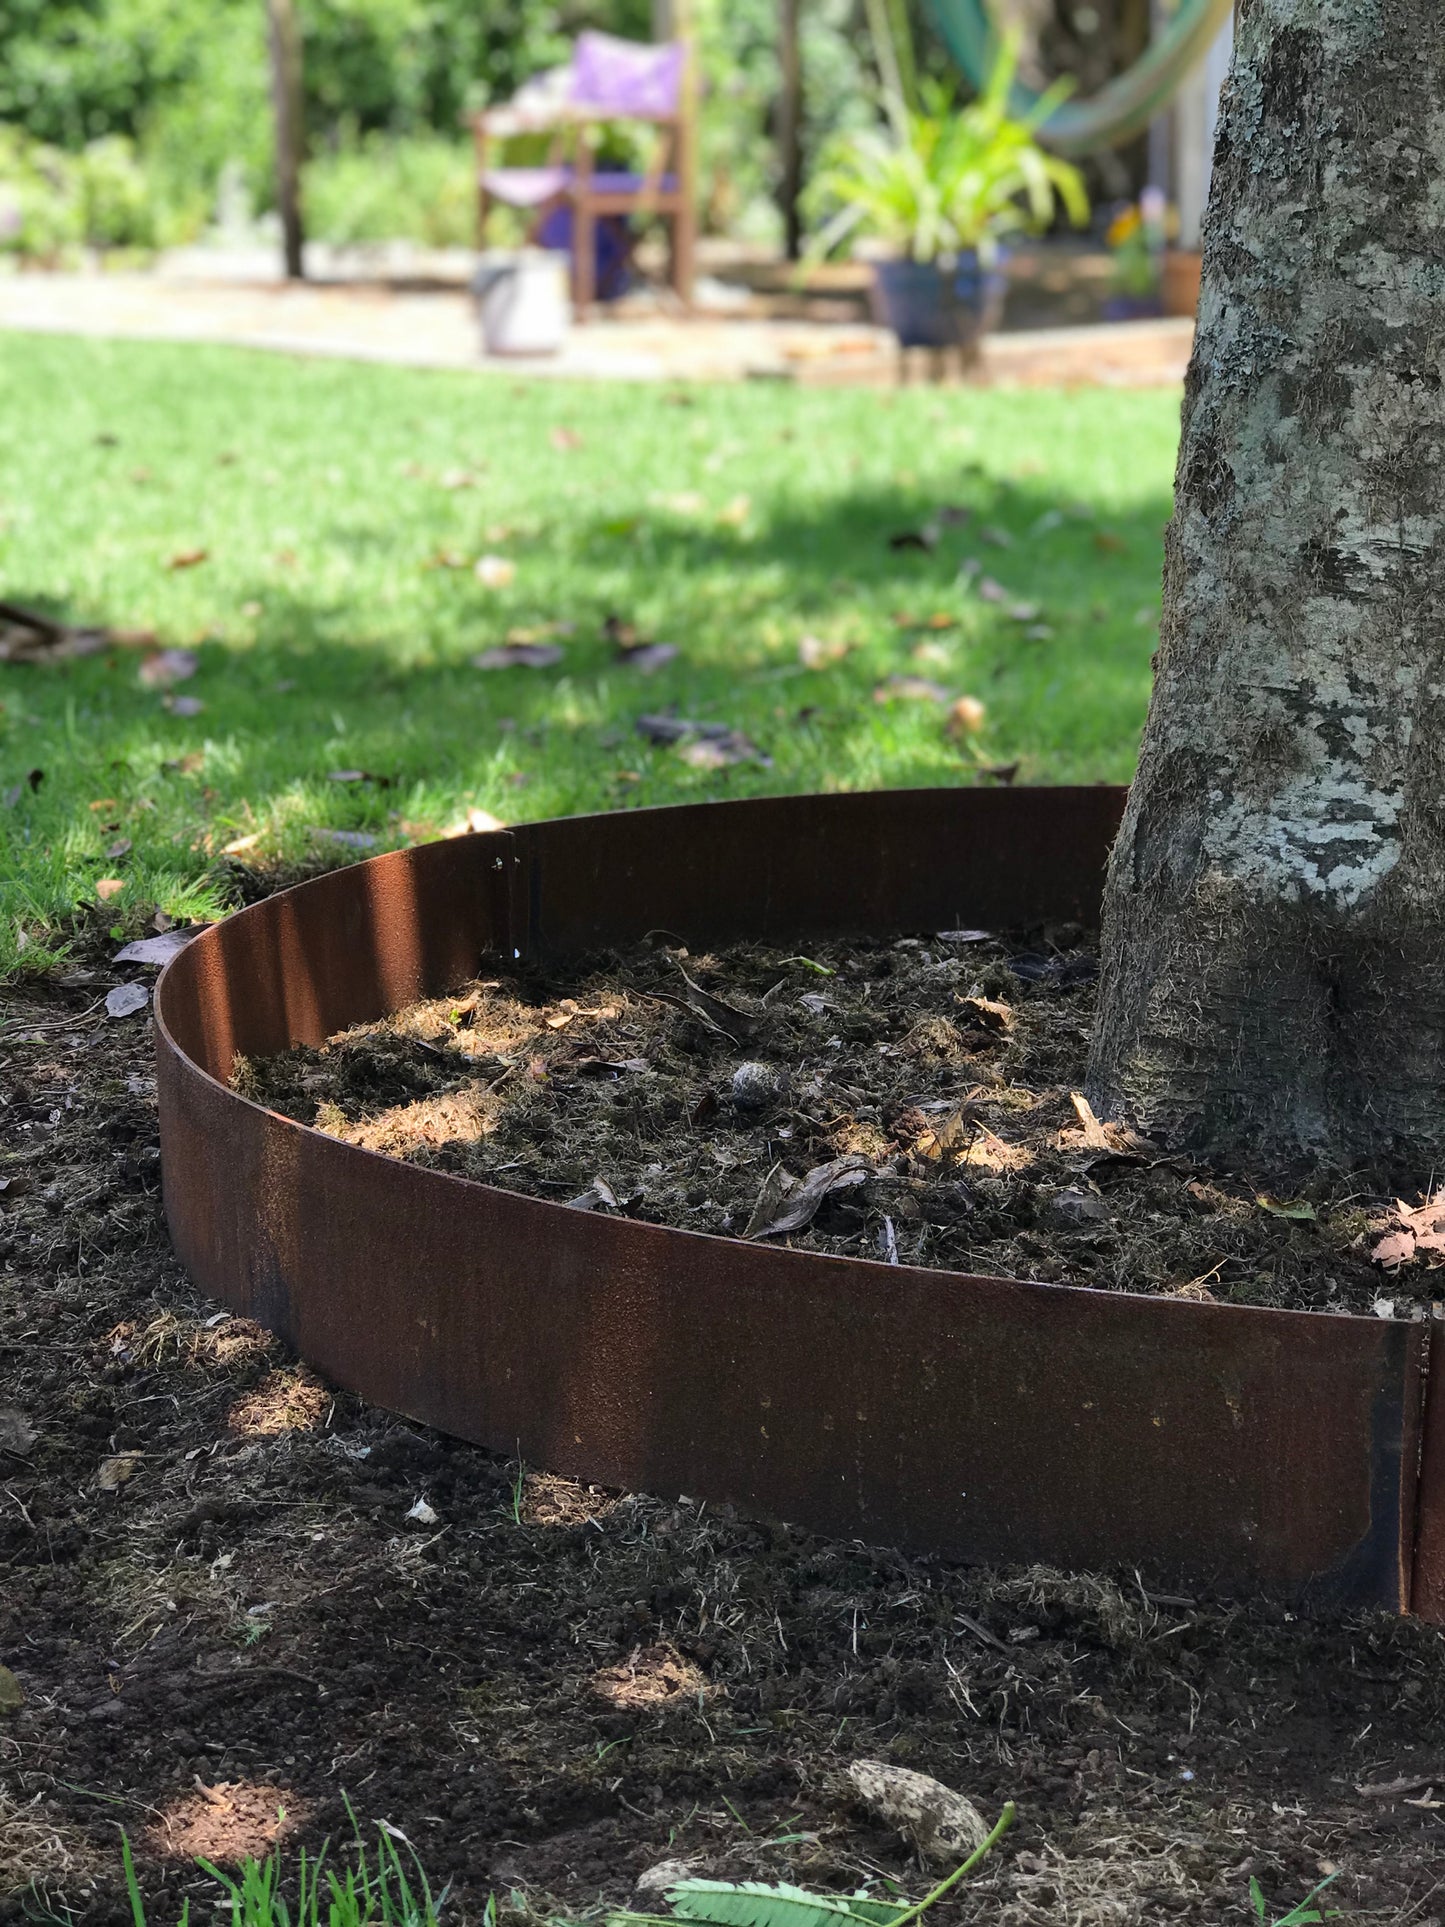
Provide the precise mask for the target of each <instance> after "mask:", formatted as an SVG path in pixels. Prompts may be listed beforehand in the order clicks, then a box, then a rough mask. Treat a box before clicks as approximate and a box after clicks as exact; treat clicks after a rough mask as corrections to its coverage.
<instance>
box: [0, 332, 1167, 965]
mask: <svg viewBox="0 0 1445 1927" xmlns="http://www.w3.org/2000/svg"><path fill="white" fill-rule="evenodd" d="M1177 417H1178V397H1177V394H1176V393H1175V392H1173V391H1145V392H1134V393H1129V392H1117V391H1108V390H1079V391H1076V392H1070V393H1062V392H1058V391H1039V390H1033V391H1022V392H1015V393H1009V392H1004V391H987V390H981V391H972V390H957V389H953V390H936V389H935V390H929V389H905V390H901V391H898V392H890V393H878V392H872V391H856V392H848V391H844V392H838V391H831V392H830V391H816V390H795V389H792V388H789V387H785V386H779V385H773V384H752V385H746V386H736V387H715V388H699V389H693V390H689V391H688V392H686V393H685V394H684V393H680V392H676V391H669V390H664V389H662V388H655V389H654V388H644V387H638V386H630V385H624V384H616V385H613V386H605V387H604V386H582V385H573V384H568V385H563V384H560V383H555V384H554V383H552V382H548V381H542V380H537V379H531V380H529V379H527V377H526V376H525V374H523V373H519V374H518V375H517V377H516V378H515V379H509V378H506V377H493V378H484V379H483V378H476V377H470V376H465V375H450V374H428V373H423V372H414V371H409V370H394V369H381V368H372V367H365V366H356V365H352V364H348V363H344V362H327V361H306V360H290V359H286V358H283V357H280V356H272V355H261V354H249V353H242V352H235V351H231V350H227V349H209V348H188V347H172V346H166V345H151V344H144V345H141V344H120V343H114V344H112V343H95V342H84V341H66V340H58V339H41V338H30V337H22V336H15V335H11V336H6V337H4V338H3V339H0V594H3V595H4V596H5V597H8V598H10V599H12V600H15V601H19V602H22V603H26V604H29V605H31V606H34V607H38V608H40V609H42V610H45V611H47V612H49V613H51V614H52V615H63V616H64V617H66V618H67V619H68V620H71V621H75V622H84V623H96V624H104V625H107V626H110V627H113V628H117V629H122V630H149V631H152V632H154V635H155V637H156V639H157V644H158V646H160V647H165V648H179V649H186V650H192V651H194V652H195V655H196V657H197V667H196V672H195V674H194V675H193V676H191V677H190V678H189V679H188V680H186V681H183V682H178V683H176V684H174V685H173V686H172V687H171V688H170V689H169V690H167V689H166V688H163V687H160V686H156V685H155V684H154V683H150V684H148V683H147V681H146V680H145V679H144V677H143V673H142V672H143V669H144V665H145V662H146V656H147V651H146V649H145V648H144V647H138V646H130V647H121V648H115V649H111V650H108V651H107V652H106V653H104V654H102V655H98V656H94V657H89V658H86V659H84V660H77V661H70V662H59V663H50V664H41V665H29V664H15V663H12V664H0V704H3V709H0V892H3V901H0V910H3V915H0V971H3V970H5V969H7V968H11V967H13V965H14V962H15V955H16V942H17V932H18V931H20V930H23V931H24V933H25V940H26V941H25V947H24V952H23V954H24V956H25V957H26V958H29V959H36V958H39V957H42V956H44V955H45V954H46V953H48V952H49V951H50V950H52V949H53V948H54V947H55V946H56V945H57V944H59V943H60V942H62V941H63V939H64V935H65V932H66V930H67V928H69V927H71V926H72V924H73V920H74V918H75V916H76V914H77V906H79V907H80V909H81V910H82V911H87V910H88V911H89V913H90V915H91V916H92V917H94V916H95V915H96V914H101V915H102V916H103V918H104V920H105V921H106V922H108V923H113V924H115V925H117V926H118V927H124V928H125V929H127V930H128V931H129V930H132V929H135V928H137V927H138V926H139V923H140V921H141V919H142V918H143V917H144V916H149V915H150V914H151V913H152V911H153V910H154V909H155V908H156V907H160V908H163V909H165V910H166V911H168V912H169V913H171V914H172V915H176V916H181V915H185V914H192V915H194V914H198V913H215V912H217V911H218V910H220V909H221V908H223V907H224V906H225V905H226V904H227V903H228V902H232V901H234V900H235V887H236V877H235V864H236V863H237V862H238V861H240V862H244V863H246V864H249V865H254V866H258V867H263V868H271V869H273V870H274V869H277V868H280V869H283V870H291V869H300V868H303V867H313V868H314V867H317V866H318V865H320V864H322V863H323V862H326V863H334V862H337V861H342V860H346V859H349V858H350V856H351V855H352V854H353V846H352V845H350V844H346V843H336V842H333V841H332V840H330V839H329V838H328V837H326V836H324V835H318V832H325V831H333V832H334V831H344V832H348V833H352V834H353V835H354V834H355V833H361V835H362V836H364V837H372V838H375V843H374V845H372V844H367V845H365V846H364V847H365V848H368V849H369V848H373V847H374V848H377V849H380V848H386V847H390V846H392V845H394V844H396V843H400V842H404V841H406V840H408V839H410V838H414V837H418V836H423V835H426V834H429V833H436V832H437V831H440V830H442V829H443V828H445V827H447V826H449V825H451V824H453V823H455V822H456V821H457V820H458V819H459V818H462V817H464V816H465V814H466V812H467V810H468V809H469V808H477V809H483V810H486V811H489V812H491V813H492V814H494V815H495V816H497V817H500V818H502V819H504V820H506V821H508V822H515V821H520V820H523V819H525V818H528V817H537V816H549V815H555V814H559V813H563V812H568V811H575V810H599V809H619V808H635V807H638V806H640V805H644V804H651V803H666V802H680V801H686V800H691V799H696V798H704V797H720V796H747V795H756V794H759V793H761V792H764V791H777V790H808V789H822V790H840V789H858V788H865V787H871V786H879V785H907V784H945V783H968V782H978V781H989V780H993V779H991V778H989V777H988V776H986V775H985V774H983V768H982V766H984V765H1000V764H1005V765H1006V764H1011V763H1014V762H1017V763H1018V765H1019V771H1018V780H1019V781H1021V782H1039V783H1043V782H1078V781H1095V780H1115V781H1117V780H1121V779H1126V778H1127V777H1128V776H1129V774H1130V771H1131V769H1132V766H1133V759H1134V752H1135V746H1136V742H1137V739H1138V734H1139V729H1140V726H1141V723H1142V721H1143V716H1144V708H1145V703H1146V699H1147V694H1148V684H1149V658H1150V653H1151V651H1152V649H1153V647H1154V641H1155V626H1156V619H1157V609H1158V578H1159V563H1160V548H1161V531H1162V527H1163V523H1164V521H1165V518H1166V516H1167V515H1168V512H1169V492H1170V480H1171V471H1172V464H1173V456H1174V449H1175V441H1176V433H1177ZM945 506H949V507H954V508H957V509H960V510H966V511H968V514H967V515H966V516H959V517H956V518H950V519H948V520H946V522H945V523H944V525H943V526H942V528H941V532H940V533H939V536H938V540H937V542H936V545H935V546H933V547H932V548H931V549H919V548H903V549H897V548H893V547H890V545H889V537H890V535H894V534H897V533H900V532H902V531H907V530H918V529H920V528H922V527H923V525H924V524H926V523H928V522H930V521H931V520H934V519H935V518H936V517H937V514H938V511H939V510H940V509H941V508H943V507H945ZM196 551H204V552H205V559H204V560H201V561H197V562H195V563H194V564H193V565H192V566H187V567H174V566H168V564H171V563H172V562H174V560H175V559H176V558H178V557H183V556H184V555H186V554H187V553H188V552H192V553H193V552H196ZM484 555H486V556H493V557H500V558H503V559H504V560H505V561H507V562H509V563H511V564H512V565H513V567H514V571H515V573H514V575H513V576H512V579H511V580H510V581H509V582H507V583H505V584H503V585H501V586H487V584H486V583H485V582H483V581H481V580H479V579H478V576H477V574H476V572H475V569H474V567H473V565H474V564H475V562H476V561H477V559H478V558H479V557H481V556H484ZM502 573H506V571H502ZM994 584H997V585H1000V586H1001V588H1002V589H1003V590H1004V591H1006V592H1007V596H1008V598H1009V599H1010V600H1011V601H1014V602H1018V601H1023V602H1027V603H1036V604H1038V605H1039V613H1038V615H1037V616H1036V617H1034V618H1033V619H1031V620H1021V619H1018V617H1017V616H1015V615H1014V614H1011V613H1010V612H1009V610H1008V608H1007V606H1006V605H1005V604H1003V603H1000V602H999V601H998V600H996V599H994V600H991V599H989V598H990V596H991V595H992V594H993V593H994V591H993V585H994ZM981 589H982V591H983V592H982V593H980V590H981ZM609 615H610V616H615V617H617V618H618V619H619V620H620V621H622V622H625V623H628V624H631V625H632V626H633V627H634V629H635V630H636V632H637V634H638V635H639V636H641V637H644V638H647V639H650V640H655V641H659V642H668V643H673V644H675V645H676V646H677V649H678V651H679V653H678V655H677V657H676V658H675V659H674V660H673V661H671V662H670V663H668V664H667V665H666V666H665V667H663V668H661V669H660V670H658V671H657V672H656V673H655V674H653V675H651V676H643V675H641V674H640V673H639V671H638V670H637V668H636V667H635V666H633V665H630V664H626V663H624V662H620V661H619V660H618V652H617V649H616V647H615V644H614V642H613V641H612V640H609V638H608V636H607V635H606V634H605V633H604V623H605V621H606V618H607V617H608V616H609ZM900 616H903V617H908V618H913V619H916V620H918V621H919V622H921V621H923V620H924V619H926V618H929V617H938V618H940V620H943V619H947V620H948V621H950V622H951V623H952V625H953V626H951V627H942V626H939V627H938V628H936V629H934V630H928V629H922V628H909V627H903V626H901V625H900V623H899V620H898V618H899V617H900ZM555 624H561V625H566V628H565V632H564V633H562V634H560V635H553V634H550V633H548V634H547V635H545V636H544V638H543V639H545V640H555V641H557V642H560V643H561V645H562V647H563V649H564V651H565V656H564V660H563V661H562V662H561V663H560V664H558V665H556V666H554V667H550V668H544V669H526V668H516V667H508V668H505V669H501V670H483V669H478V668H476V667H474V666H473V665H472V660H471V659H472V657H473V656H475V655H476V654H477V653H478V652H479V651H482V650H484V649H487V648H490V647H493V646H495V645H498V644H501V643H503V642H504V641H505V640H506V638H507V637H508V635H509V634H512V633H515V632H518V631H523V632H536V631H547V630H548V627H549V625H555ZM1045 631H1046V632H1047V633H1044V632H1045ZM1031 632H1032V633H1031ZM805 636H811V637H814V638H817V639H818V641H819V642H820V643H822V644H824V645H829V644H833V645H840V646H844V647H843V649H842V652H841V653H840V654H839V655H838V657H837V659H836V660H832V661H829V662H828V663H826V665H825V666H823V667H818V668H810V667H807V666H806V665H805V664H804V662H803V661H801V660H800V657H799V643H800V640H801V639H802V638H803V637H805ZM824 653H826V651H825V652H824ZM889 677H912V678H915V679H917V678H922V679H926V680H927V681H930V682H933V683H936V684H939V685H942V686H943V687H944V688H945V689H946V690H947V691H948V692H950V693H951V694H954V695H965V694H967V695H971V696H974V697H977V698H978V699H979V700H980V701H981V702H982V703H983V705H984V706H985V712H986V714H985V721H984V726H983V729H982V731H981V733H979V734H978V735H976V736H972V737H965V738H963V739H958V738H955V737H951V736H950V735H949V733H948V731H947V729H946V727H945V724H946V720H947V716H948V711H947V709H946V707H945V706H944V705H942V704H941V703H939V702H937V701H933V700H929V699H928V698H927V697H921V696H919V695H916V694H913V695H908V694H904V695H899V696H897V697H896V698H895V699H893V700H888V701H880V700H878V692H880V691H881V690H882V691H886V690H888V689H889V687H890V685H888V683H887V679H888V678H889ZM178 698H180V699H183V700H182V701H181V702H180V703H179V705H177V699H178ZM192 699H193V700H192ZM195 703H198V704H199V705H201V706H200V708H199V709H198V710H196V711H195V713H185V712H186V711H187V710H188V709H192V708H193V707H194V704H195ZM668 709H675V710H676V711H677V712H678V713H679V714H681V715H682V716H685V717H688V718H693V719H698V720H704V721H711V722H718V723H726V724H729V725H732V726H734V727H735V728H737V729H738V730H740V731H742V732H745V734H746V735H747V737H748V738H749V739H750V740H751V741H752V743H754V744H755V745H757V746H758V747H759V748H760V749H761V750H762V751H763V752H764V753H765V754H766V756H767V757H768V758H770V759H771V761H770V764H769V765H767V766H765V765H764V764H763V763H761V762H751V761H750V762H743V763H739V764H736V765H734V766H732V767H728V768H724V769H707V768H699V767H696V766H694V765H693V764H692V763H689V762H688V761H687V760H685V758H684V756H683V755H682V754H680V753H679V751H678V749H676V748H675V747H667V746H654V745H652V744H649V743H648V742H647V741H645V740H644V739H643V737H642V736H641V735H639V734H638V732H637V728H636V721H637V717H638V716H639V715H640V714H642V713H645V712H656V711H665V710H668ZM33 771H41V772H43V776H42V777H41V778H39V779H38V780H37V779H35V778H33V777H32V776H31V772H33ZM344 771H362V772H366V773H367V774H366V779H365V780H361V781H355V780H353V781H345V782H338V781H335V780H333V772H344ZM17 792H18V793H17ZM238 841H246V848H245V849H244V851H242V852H240V853H239V854H238V855H235V854H233V855H232V856H230V857H228V856H226V855H225V854H224V852H225V849H226V846H227V845H228V844H234V843H236V842H238ZM126 844H128V847H125V848H122V847H121V846H122V845H126ZM101 879H120V880H122V881H123V884H124V888H123V890H121V891H120V892H119V893H118V894H112V895H110V896H109V897H108V899H107V901H106V903H105V906H104V911H103V912H100V913H98V912H97V911H96V908H95V906H96V904H97V889H96V885H97V883H98V882H99V881H100V880H101Z"/></svg>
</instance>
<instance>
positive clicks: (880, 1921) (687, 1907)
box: [667, 1880, 909, 1927]
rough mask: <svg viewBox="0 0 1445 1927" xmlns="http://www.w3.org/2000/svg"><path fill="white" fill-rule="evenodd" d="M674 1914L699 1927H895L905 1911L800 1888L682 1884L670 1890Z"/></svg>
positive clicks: (746, 1882) (729, 1883)
mask: <svg viewBox="0 0 1445 1927" xmlns="http://www.w3.org/2000/svg"><path fill="white" fill-rule="evenodd" d="M667 1897H668V1899H669V1900H670V1901H671V1902H672V1909H673V1912H674V1914H676V1915H677V1917H678V1918H679V1919H680V1920H691V1921H697V1922H700V1923H702V1927H849V1924H850V1923H852V1922H859V1923H866V1927H893V1922H894V1921H896V1920H901V1919H902V1917H903V1915H904V1914H905V1913H907V1912H908V1911H909V1910H908V1908H907V1906H906V1905H905V1906H897V1907H892V1906H889V1905H887V1904H886V1903H883V1902H879V1901H866V1900H861V1901H853V1900H848V1899H845V1898H844V1897H843V1896H842V1895H839V1894H814V1893H807V1892H805V1891H804V1889H803V1888H801V1887H769V1886H767V1885H765V1883H764V1882H762V1881H761V1880H741V1881H728V1880H684V1881H680V1882H679V1883H678V1885H677V1886H676V1887H671V1888H669V1889H668V1894H667Z"/></svg>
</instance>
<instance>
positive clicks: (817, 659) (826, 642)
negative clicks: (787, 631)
mask: <svg viewBox="0 0 1445 1927" xmlns="http://www.w3.org/2000/svg"><path fill="white" fill-rule="evenodd" d="M847 653H848V645H847V643H846V642H839V641H837V640H835V639H833V638H830V637H825V636H799V638H798V661H799V662H800V663H802V665H803V667H804V668H805V669H831V668H832V666H833V664H834V663H836V662H842V660H843V658H844V657H845V656H846V655H847Z"/></svg>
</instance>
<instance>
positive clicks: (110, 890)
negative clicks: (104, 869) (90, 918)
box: [95, 877, 125, 903]
mask: <svg viewBox="0 0 1445 1927" xmlns="http://www.w3.org/2000/svg"><path fill="white" fill-rule="evenodd" d="M124 888H125V878H124V877H97V878H96V881H95V894H96V896H97V897H99V899H100V901H101V902H102V903H109V902H110V900H111V898H112V897H118V896H119V895H120V893H121V891H122V890H123V889H124Z"/></svg>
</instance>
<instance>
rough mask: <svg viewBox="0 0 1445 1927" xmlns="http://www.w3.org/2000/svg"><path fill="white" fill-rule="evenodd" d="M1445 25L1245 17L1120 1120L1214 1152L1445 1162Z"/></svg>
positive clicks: (1379, 13)
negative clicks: (1443, 28)
mask: <svg viewBox="0 0 1445 1927" xmlns="http://www.w3.org/2000/svg"><path fill="white" fill-rule="evenodd" d="M1442 234H1445V33H1442V32H1441V20H1440V0H1248V4H1246V5H1245V6H1243V7H1241V9H1240V22H1239V40H1238V44H1237V46H1236V51H1235V62H1234V69H1233V73H1232V76H1231V80H1230V84H1229V86H1228V87H1227V88H1226V90H1225V97H1224V103H1223V109H1222V115H1221V122H1220V131H1219V140H1218V148H1217V156H1216V165H1215V173H1214V182H1213V189H1212V193H1211V197H1210V208H1209V216H1208V221H1207V226H1206V239H1205V257H1204V287H1203V296H1202V301H1201V306H1200V325H1199V335H1198V340H1197V343H1196V346H1195V351H1194V358H1193V361H1192V362H1191V365H1190V369H1189V375H1188V379H1187V382H1186V386H1185V398H1184V424H1183V440H1182V446H1181V448H1180V454H1179V467H1178V474H1177V478H1176V487H1175V508H1174V519H1173V521H1172V523H1171V524H1170V528H1169V531H1168V536H1167V539H1166V545H1165V567H1164V619H1163V628H1162V632H1161V638H1160V648H1159V654H1158V656H1157V658H1156V670H1157V675H1156V681H1155V689H1154V698H1153V703H1152V706H1151V708H1150V712H1149V722H1148V726H1147V728H1146V730H1145V736H1144V747H1143V753H1142V758H1141V761H1140V766H1139V774H1138V777H1137V779H1136V781H1135V784H1134V789H1133V793H1132V795H1131V797H1130V801H1129V808H1128V813H1127V816H1126V818H1125V823H1124V828H1123V831H1122V833H1121V835H1120V838H1119V842H1118V844H1117V846H1116V848H1115V851H1114V855H1113V859H1112V863H1111V867H1110V873H1109V880H1108V887H1107V891H1106V900H1105V915H1104V966H1103V982H1102V997H1101V1008H1100V1015H1099V1023H1098V1029H1097V1032H1096V1035H1095V1040H1094V1052H1093V1061H1092V1064H1091V1069H1090V1090H1091V1095H1092V1097H1093V1100H1094V1103H1095V1105H1096V1108H1098V1109H1099V1110H1100V1111H1101V1113H1103V1114H1106V1115H1110V1116H1114V1117H1126V1118H1130V1119H1132V1120H1133V1121H1135V1122H1136V1123H1137V1124H1139V1125H1140V1126H1141V1127H1142V1128H1143V1129H1145V1130H1147V1131H1148V1132H1150V1133H1151V1134H1156V1135H1157V1136H1159V1137H1160V1138H1163V1139H1167V1140H1172V1141H1175V1142H1180V1143H1185V1144H1191V1145H1194V1146H1196V1147H1198V1148H1201V1149H1203V1150H1205V1151H1209V1152H1216V1153H1233V1152H1238V1151H1246V1152H1251V1153H1255V1154H1264V1155H1266V1156H1269V1155H1281V1154H1282V1155H1286V1156H1292V1155H1294V1154H1305V1155H1307V1156H1309V1157H1311V1158H1317V1159H1323V1160H1325V1161H1329V1162H1343V1161H1352V1160H1355V1159H1357V1158H1365V1159H1367V1160H1369V1161H1370V1162H1371V1163H1372V1164H1374V1165H1375V1166H1376V1167H1377V1168H1380V1169H1382V1170H1388V1171H1391V1172H1393V1173H1394V1174H1395V1175H1396V1176H1398V1177H1400V1178H1406V1177H1409V1178H1413V1179H1414V1180H1415V1181H1416V1182H1421V1181H1424V1180H1425V1179H1427V1178H1428V1177H1429V1175H1430V1171H1431V1168H1432V1166H1433V1165H1434V1164H1435V1162H1436V1160H1437V1159H1438V1158H1439V1157H1440V1155H1441V1153H1442V1152H1445V541H1442V521H1445V435H1442V429H1445V401H1442V386H1441V381H1442V371H1445V240H1442Z"/></svg>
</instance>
